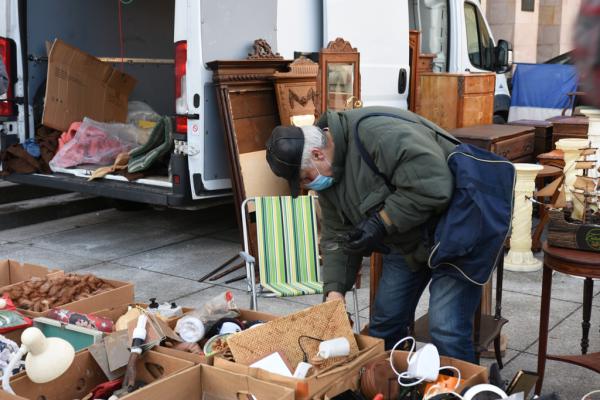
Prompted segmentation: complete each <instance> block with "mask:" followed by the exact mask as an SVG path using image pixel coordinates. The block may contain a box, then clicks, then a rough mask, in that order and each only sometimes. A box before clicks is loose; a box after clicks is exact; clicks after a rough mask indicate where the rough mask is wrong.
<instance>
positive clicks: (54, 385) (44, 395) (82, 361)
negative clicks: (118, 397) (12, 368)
mask: <svg viewBox="0 0 600 400" xmlns="http://www.w3.org/2000/svg"><path fill="white" fill-rule="evenodd" d="M193 365H194V364H193V363H192V362H189V361H185V360H180V359H178V358H175V357H171V356H168V355H165V354H159V353H156V352H153V351H149V352H147V353H145V354H144V356H143V357H142V358H141V359H139V360H138V362H137V363H136V371H137V378H138V379H140V380H142V381H146V382H149V383H150V382H156V383H159V382H161V380H163V379H164V378H167V377H170V376H172V375H175V374H177V373H179V372H181V371H184V370H186V369H189V368H191V367H192V366H193ZM157 371H158V373H159V375H160V376H156V372H157ZM105 381H106V377H105V376H104V373H103V372H102V369H101V368H100V367H99V366H98V364H97V363H96V361H95V360H94V358H93V357H92V355H91V354H90V352H89V351H87V350H82V351H80V352H78V353H76V354H75V359H74V361H73V364H72V365H71V366H70V367H69V369H68V370H67V372H65V373H64V374H63V375H61V376H60V377H58V378H57V379H55V380H53V381H51V382H48V383H42V384H33V383H32V382H31V380H30V379H29V377H28V376H27V375H25V374H21V375H19V376H15V377H13V378H12V379H11V386H12V388H13V390H14V391H15V392H16V393H17V396H13V395H10V394H8V393H6V392H4V391H1V390H0V399H30V400H39V399H46V400H70V399H81V398H83V396H85V395H86V394H87V393H88V392H89V391H90V390H92V389H93V388H94V387H96V386H97V385H99V384H101V383H103V382H105ZM149 386H150V385H149ZM134 393H135V392H134ZM128 397H129V396H125V397H123V398H128ZM164 398H169V397H168V396H167V397H164Z"/></svg>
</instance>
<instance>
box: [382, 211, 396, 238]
mask: <svg viewBox="0 0 600 400" xmlns="http://www.w3.org/2000/svg"><path fill="white" fill-rule="evenodd" d="M378 215H379V219H380V220H381V222H383V226H384V227H385V231H386V232H387V234H388V235H389V234H392V233H394V232H395V231H396V227H395V226H394V223H393V222H392V219H391V218H390V216H389V214H388V213H387V211H385V209H382V210H379V212H378Z"/></svg>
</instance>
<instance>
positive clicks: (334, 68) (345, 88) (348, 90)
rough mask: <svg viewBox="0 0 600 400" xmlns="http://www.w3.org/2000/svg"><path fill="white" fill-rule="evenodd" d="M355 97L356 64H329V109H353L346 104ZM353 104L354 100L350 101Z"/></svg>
mask: <svg viewBox="0 0 600 400" xmlns="http://www.w3.org/2000/svg"><path fill="white" fill-rule="evenodd" d="M353 95H354V64H353V63H328V64H327V108H328V109H330V110H345V109H346V108H352V106H351V105H350V106H347V105H346V103H347V102H348V100H349V99H350V97H352V96H353ZM349 102H350V103H352V100H351V99H350V101H349Z"/></svg>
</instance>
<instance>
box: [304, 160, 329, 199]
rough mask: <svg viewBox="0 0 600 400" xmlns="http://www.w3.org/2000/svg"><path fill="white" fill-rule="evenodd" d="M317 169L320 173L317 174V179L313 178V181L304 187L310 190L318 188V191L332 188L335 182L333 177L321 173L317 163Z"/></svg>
mask: <svg viewBox="0 0 600 400" xmlns="http://www.w3.org/2000/svg"><path fill="white" fill-rule="evenodd" d="M315 169H316V170H317V172H318V173H319V174H318V175H317V177H316V178H315V179H313V181H312V182H310V183H308V184H306V185H304V187H305V188H307V189H309V190H316V191H317V192H320V191H321V190H325V189H328V188H330V187H331V186H332V185H333V183H334V181H333V177H331V176H325V175H321V173H320V172H319V168H317V166H316V165H315Z"/></svg>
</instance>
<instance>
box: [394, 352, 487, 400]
mask: <svg viewBox="0 0 600 400" xmlns="http://www.w3.org/2000/svg"><path fill="white" fill-rule="evenodd" d="M408 354H409V353H408V351H399V350H398V351H394V366H395V367H396V369H397V370H398V371H406V369H407V368H408V363H407V362H406V358H407V357H408ZM389 356H390V353H389V352H386V357H387V358H389ZM440 366H442V367H445V366H451V367H455V368H457V369H458V370H459V371H460V376H461V379H462V380H464V382H463V384H462V385H460V386H459V387H458V388H457V390H456V391H457V392H458V393H461V392H462V391H463V390H464V389H465V388H466V387H470V386H474V385H479V384H480V383H488V369H487V368H486V367H483V366H481V365H476V364H471V363H468V362H466V361H461V360H457V359H455V358H451V357H445V356H440ZM440 373H442V374H443V373H447V374H448V375H450V374H452V373H453V371H452V370H447V371H444V370H442V371H440Z"/></svg>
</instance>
